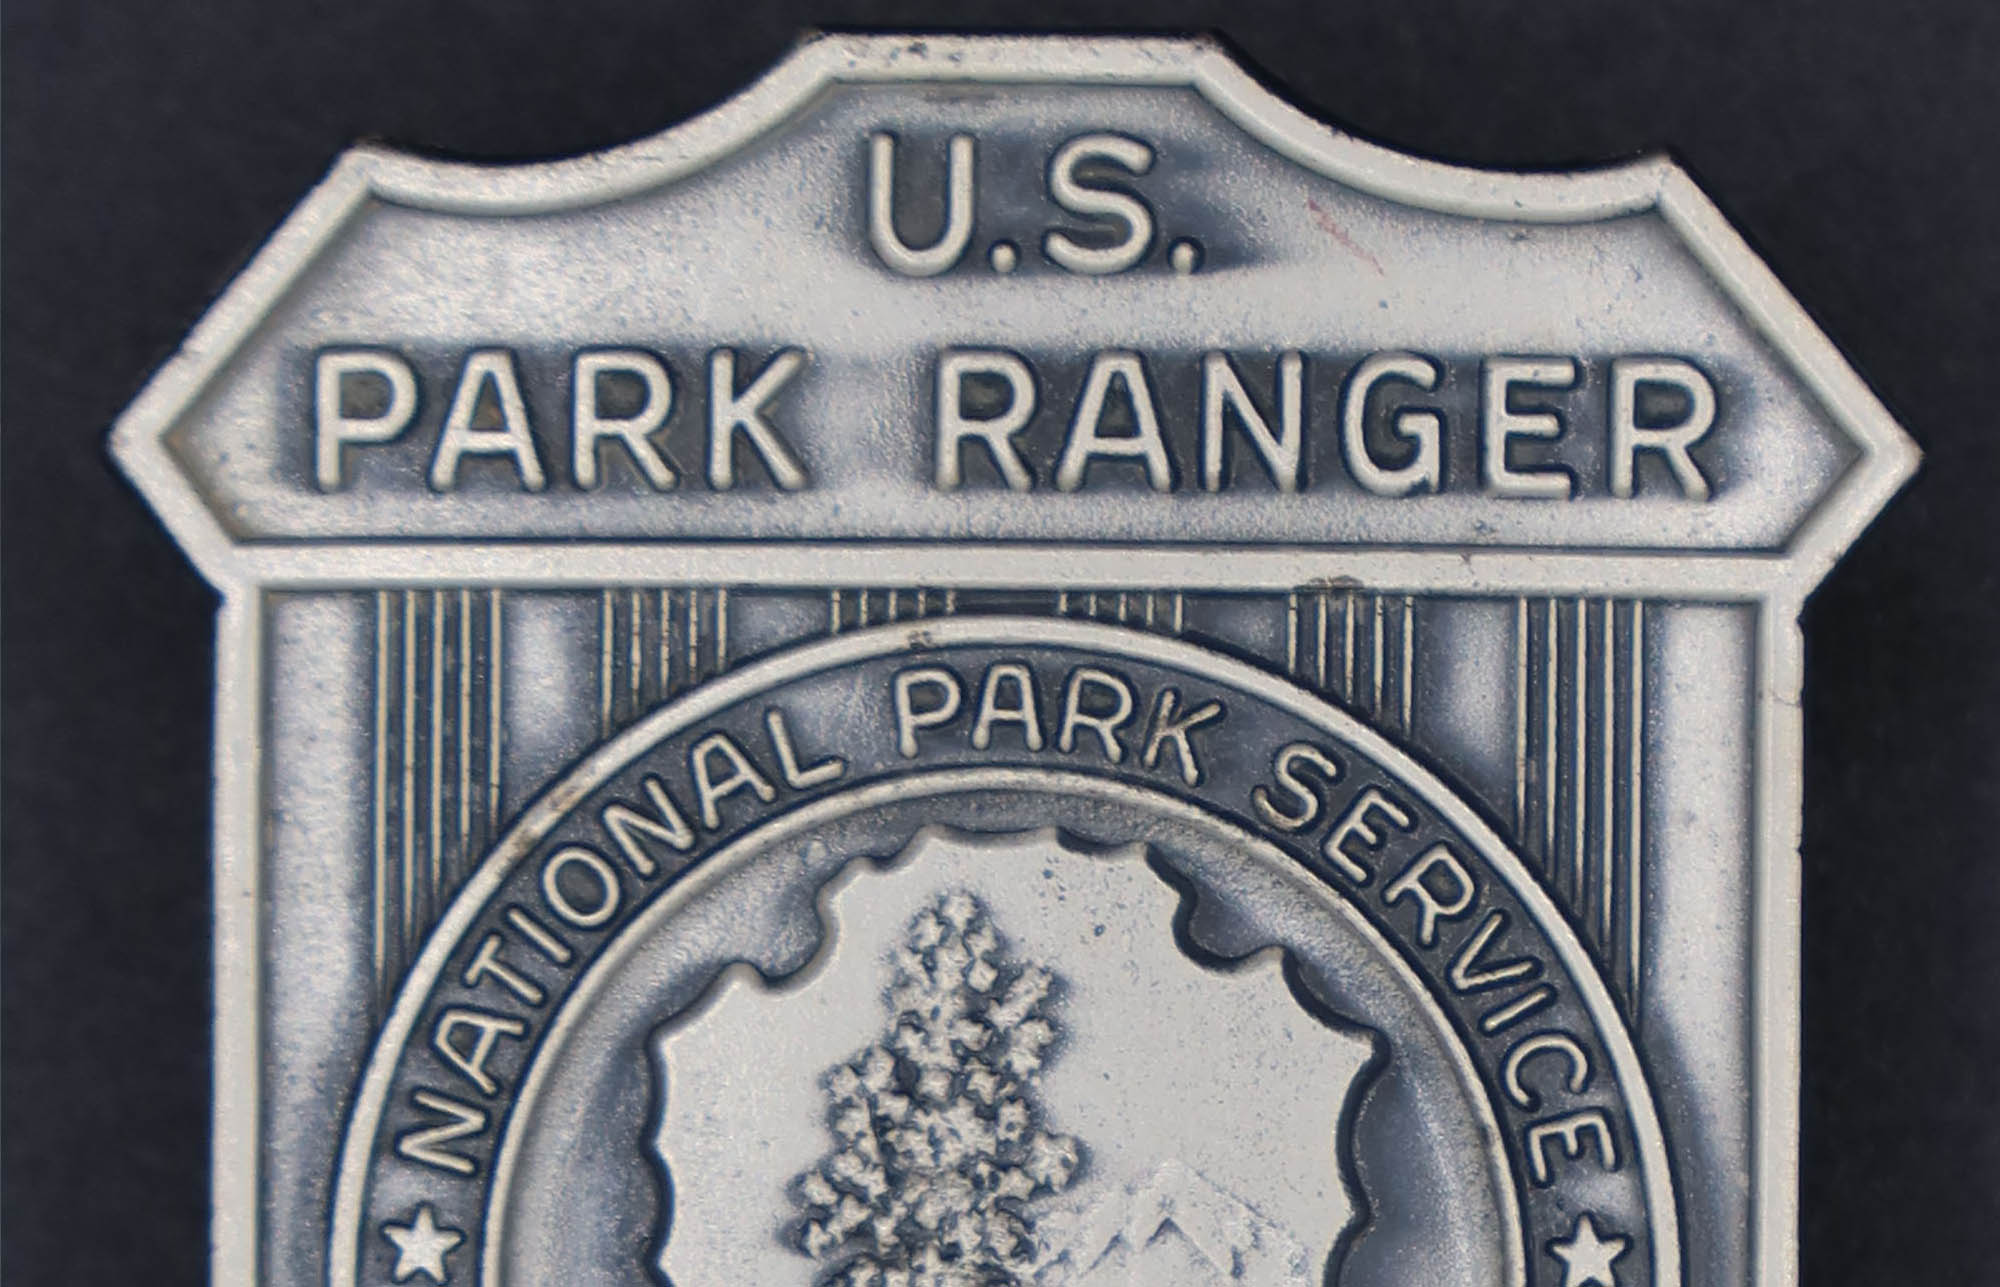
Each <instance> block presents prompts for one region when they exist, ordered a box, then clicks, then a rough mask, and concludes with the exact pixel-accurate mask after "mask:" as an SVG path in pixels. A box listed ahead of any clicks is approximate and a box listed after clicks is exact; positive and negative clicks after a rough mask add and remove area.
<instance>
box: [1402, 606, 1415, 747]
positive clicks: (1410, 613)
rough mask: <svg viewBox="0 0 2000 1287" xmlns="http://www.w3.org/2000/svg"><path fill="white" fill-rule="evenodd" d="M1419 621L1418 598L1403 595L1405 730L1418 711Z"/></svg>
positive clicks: (1406, 731) (1406, 730) (1407, 729)
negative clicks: (1417, 642) (1417, 634)
mask: <svg viewBox="0 0 2000 1287" xmlns="http://www.w3.org/2000/svg"><path fill="white" fill-rule="evenodd" d="M1416 622H1417V604H1416V600H1415V599H1413V598H1412V597H1411V596H1409V595H1407V594H1406V595H1404V596H1403V621H1402V636H1403V674H1402V686H1403V693H1402V696H1403V731H1404V732H1405V733H1408V732H1409V731H1410V723H1411V718H1412V716H1414V715H1415V713H1416V678H1417V645H1416V636H1415V634H1414V633H1413V631H1414V629H1415V626H1416Z"/></svg>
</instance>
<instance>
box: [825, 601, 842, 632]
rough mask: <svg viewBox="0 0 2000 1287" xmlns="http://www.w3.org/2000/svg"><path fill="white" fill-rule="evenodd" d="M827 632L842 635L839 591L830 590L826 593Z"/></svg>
mask: <svg viewBox="0 0 2000 1287" xmlns="http://www.w3.org/2000/svg"><path fill="white" fill-rule="evenodd" d="M826 632H827V633H828V634H830V635H837V634H839V633H840V591H838V590H828V591H827V592H826Z"/></svg>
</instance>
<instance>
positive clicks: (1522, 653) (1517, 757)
mask: <svg viewBox="0 0 2000 1287" xmlns="http://www.w3.org/2000/svg"><path fill="white" fill-rule="evenodd" d="M1514 834H1515V836H1517V837H1519V838H1520V839H1522V840H1525V839H1527V835H1528V601H1527V600H1526V599H1515V600H1514Z"/></svg>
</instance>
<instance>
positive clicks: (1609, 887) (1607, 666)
mask: <svg viewBox="0 0 2000 1287" xmlns="http://www.w3.org/2000/svg"><path fill="white" fill-rule="evenodd" d="M1603 609H1604V682H1603V686H1602V691H1601V696H1602V698H1603V700H1602V702H1601V706H1602V708H1603V709H1602V712H1601V714H1602V723H1601V726H1600V728H1599V730H1598V731H1599V733H1600V735H1601V736H1602V737H1603V739H1604V746H1603V749H1602V752H1601V754H1599V756H1598V766H1599V767H1598V775H1599V777H1600V779H1601V781H1600V782H1599V784H1598V804H1599V806H1600V807H1601V811H1602V819H1601V823H1600V828H1601V843H1600V844H1599V846H1598V862H1599V863H1600V865H1601V870H1600V872H1599V878H1600V880H1601V882H1602V886H1603V901H1602V903H1600V904H1599V906H1598V917H1597V925H1598V943H1599V946H1600V947H1602V948H1603V950H1604V957H1605V961H1606V963H1607V965H1608V966H1609V967H1610V968H1614V969H1615V968H1616V964H1615V958H1616V954H1615V952H1614V950H1613V948H1614V942H1615V940H1614V939H1613V937H1612V936H1613V934H1615V933H1616V926H1615V924H1614V923H1613V920H1612V917H1613V915H1614V914H1615V910H1616V909H1615V906H1614V903H1615V901H1616V900H1615V899H1613V897H1612V891H1613V890H1615V889H1616V888H1617V887H1618V870H1617V863H1618V851H1617V835H1618V826H1617V822H1618V817H1617V815H1618V611H1617V604H1616V603H1614V602H1613V601H1612V600H1610V599H1606V600H1605V601H1604V605H1603Z"/></svg>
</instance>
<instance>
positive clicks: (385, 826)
mask: <svg viewBox="0 0 2000 1287" xmlns="http://www.w3.org/2000/svg"><path fill="white" fill-rule="evenodd" d="M389 613H390V603H389V591H387V590H377V591H376V592H375V998H376V1000H377V1002H378V1003H380V1002H386V1001H387V1000H388V990H389V965H388V956H387V952H388V946H389V943H388V940H389Z"/></svg>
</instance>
